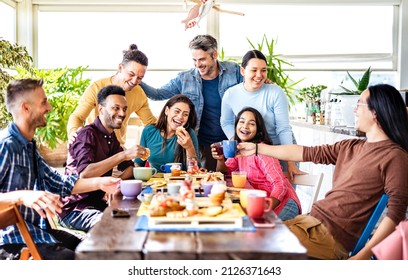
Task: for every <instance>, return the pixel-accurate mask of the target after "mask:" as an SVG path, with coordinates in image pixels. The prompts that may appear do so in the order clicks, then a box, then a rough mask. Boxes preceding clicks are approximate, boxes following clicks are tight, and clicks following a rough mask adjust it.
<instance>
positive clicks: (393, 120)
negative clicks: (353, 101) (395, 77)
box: [367, 84, 408, 152]
mask: <svg viewBox="0 0 408 280" xmlns="http://www.w3.org/2000/svg"><path fill="white" fill-rule="evenodd" d="M368 91H369V96H368V98H367V104H368V109H369V110H370V111H372V112H374V113H375V114H376V118H377V122H378V125H379V126H380V127H381V129H382V130H383V131H384V133H385V134H386V135H387V136H388V137H389V138H390V139H391V140H392V141H394V142H395V143H397V144H398V145H400V146H401V147H402V148H403V149H404V150H405V151H407V152H408V116H407V108H406V106H405V103H404V100H403V99H402V96H401V94H400V92H399V91H398V90H397V89H396V88H394V87H393V86H391V85H387V84H378V85H373V86H369V87H368Z"/></svg>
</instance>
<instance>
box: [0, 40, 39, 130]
mask: <svg viewBox="0 0 408 280" xmlns="http://www.w3.org/2000/svg"><path fill="white" fill-rule="evenodd" d="M32 61H33V59H32V57H31V56H30V55H29V54H28V52H27V49H26V48H25V47H24V46H20V45H18V44H12V43H10V42H9V41H7V40H4V39H3V38H1V37H0V129H3V128H5V127H6V126H7V125H8V124H9V122H10V121H11V119H12V118H11V115H10V114H9V112H8V111H7V108H6V100H5V92H6V88H7V86H8V84H9V83H10V81H11V80H12V79H13V76H12V72H13V71H14V70H15V69H16V67H20V68H22V69H25V70H27V71H29V70H30V69H31V64H32Z"/></svg>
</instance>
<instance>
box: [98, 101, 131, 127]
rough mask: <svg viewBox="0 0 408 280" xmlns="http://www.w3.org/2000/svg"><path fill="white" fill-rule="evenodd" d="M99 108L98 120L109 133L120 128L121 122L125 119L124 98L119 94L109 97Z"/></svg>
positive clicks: (125, 105) (125, 107)
mask: <svg viewBox="0 0 408 280" xmlns="http://www.w3.org/2000/svg"><path fill="white" fill-rule="evenodd" d="M98 106H99V118H100V120H101V122H102V124H103V126H104V127H105V128H106V130H107V131H108V132H110V133H112V132H113V130H114V129H119V128H121V127H122V123H123V120H124V119H125V117H126V111H127V103H126V98H125V97H124V96H122V95H119V94H112V95H109V96H108V97H107V98H106V100H105V104H104V105H98Z"/></svg>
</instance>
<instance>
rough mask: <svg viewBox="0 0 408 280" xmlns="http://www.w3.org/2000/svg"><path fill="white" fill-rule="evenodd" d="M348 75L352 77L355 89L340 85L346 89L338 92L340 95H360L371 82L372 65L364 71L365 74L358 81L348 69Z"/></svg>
mask: <svg viewBox="0 0 408 280" xmlns="http://www.w3.org/2000/svg"><path fill="white" fill-rule="evenodd" d="M347 76H348V77H349V78H350V80H351V81H352V83H353V84H354V86H355V89H348V88H346V87H344V86H342V85H340V87H341V88H342V89H343V90H344V91H343V92H340V93H336V94H338V95H360V94H361V93H362V92H363V91H364V90H366V89H367V87H368V84H369V83H370V76H371V67H368V69H367V70H366V71H365V72H364V74H363V76H362V77H361V79H360V80H358V81H356V79H354V78H353V76H351V74H350V73H349V71H347Z"/></svg>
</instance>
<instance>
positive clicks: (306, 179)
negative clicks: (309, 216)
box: [292, 173, 323, 214]
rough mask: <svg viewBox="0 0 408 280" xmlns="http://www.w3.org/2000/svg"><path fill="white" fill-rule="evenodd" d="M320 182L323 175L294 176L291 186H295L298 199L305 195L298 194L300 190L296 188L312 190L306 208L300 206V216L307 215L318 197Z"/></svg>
mask: <svg viewBox="0 0 408 280" xmlns="http://www.w3.org/2000/svg"><path fill="white" fill-rule="evenodd" d="M322 181H323V173H319V174H305V175H295V176H294V179H293V182H292V184H295V185H296V193H297V194H298V196H299V199H301V197H304V196H305V195H301V194H300V190H299V189H298V187H300V186H306V187H311V188H312V196H311V199H310V202H309V204H308V206H307V207H303V205H302V209H303V211H302V214H305V213H309V212H310V210H311V209H312V205H313V203H314V202H315V201H316V200H317V198H318V197H319V192H320V187H321V185H322ZM306 205H307V204H306Z"/></svg>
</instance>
